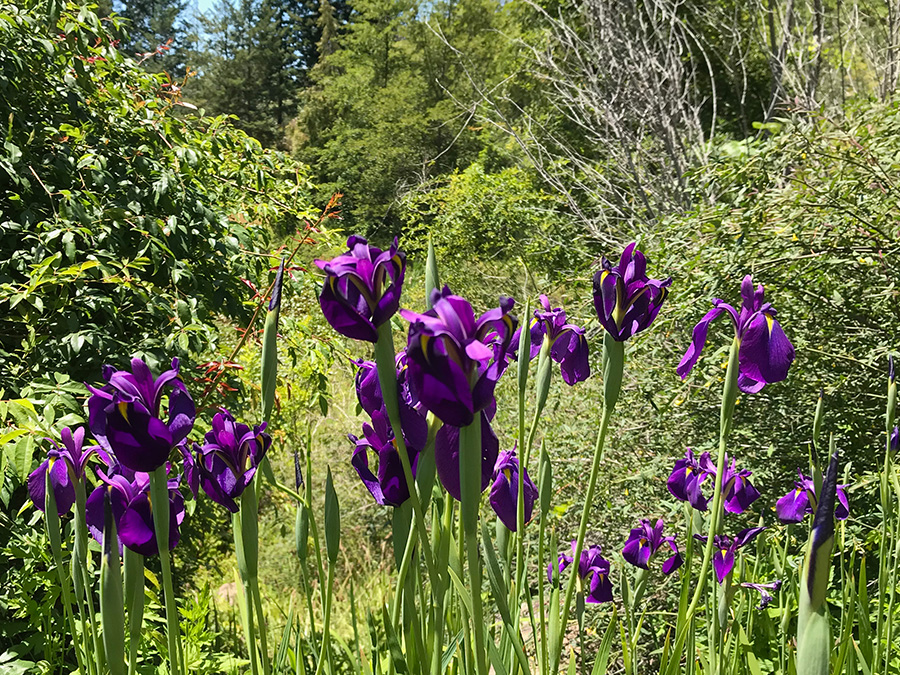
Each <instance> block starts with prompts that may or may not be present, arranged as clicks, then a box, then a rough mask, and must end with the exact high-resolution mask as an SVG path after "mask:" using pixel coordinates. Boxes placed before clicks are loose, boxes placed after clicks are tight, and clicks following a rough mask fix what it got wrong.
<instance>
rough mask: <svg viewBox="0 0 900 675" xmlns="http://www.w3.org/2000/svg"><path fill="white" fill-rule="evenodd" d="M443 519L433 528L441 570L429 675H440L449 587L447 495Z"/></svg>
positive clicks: (450, 517)
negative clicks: (445, 609) (445, 608)
mask: <svg viewBox="0 0 900 675" xmlns="http://www.w3.org/2000/svg"><path fill="white" fill-rule="evenodd" d="M442 516H443V518H442V521H441V524H440V527H439V528H437V527H436V528H434V532H435V535H436V536H439V537H440V538H439V539H438V540H436V545H435V550H436V551H437V554H438V561H439V564H438V569H440V570H441V576H440V584H439V586H438V588H436V589H435V590H434V596H435V598H436V600H437V603H436V604H435V607H434V622H433V625H432V633H433V635H432V640H433V646H432V651H431V675H440V673H441V660H442V659H441V657H442V656H443V647H444V607H445V606H446V601H447V591H448V589H449V585H450V572H449V566H448V565H447V559H448V558H449V555H450V541H451V539H452V536H451V535H452V531H453V497H452V496H450V494H449V493H447V494H445V495H444V510H443V514H442Z"/></svg>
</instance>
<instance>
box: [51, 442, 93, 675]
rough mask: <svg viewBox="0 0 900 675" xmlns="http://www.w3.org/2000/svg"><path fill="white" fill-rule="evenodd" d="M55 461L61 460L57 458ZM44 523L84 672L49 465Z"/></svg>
mask: <svg viewBox="0 0 900 675" xmlns="http://www.w3.org/2000/svg"><path fill="white" fill-rule="evenodd" d="M51 461H54V460H51ZM55 461H60V460H58V459H57V460H55ZM62 461H65V460H62ZM44 524H45V525H46V527H47V539H49V540H50V551H51V552H52V554H53V562H54V563H55V565H56V574H57V577H58V579H59V588H60V591H61V592H62V597H63V611H64V612H65V615H66V621H67V622H68V624H69V630H70V631H71V633H72V642H73V644H74V648H75V659H76V660H77V662H78V672H80V673H83V672H84V665H83V662H82V654H81V651H80V649H79V645H78V633H77V632H76V630H75V615H74V613H73V611H72V589H71V588H70V586H69V579H67V578H66V573H65V567H64V565H63V557H62V532H61V530H60V524H59V514H58V512H57V508H56V495H55V494H54V493H53V486H52V485H51V483H50V467H47V474H46V476H45V478H44ZM63 645H64V646H65V641H63Z"/></svg>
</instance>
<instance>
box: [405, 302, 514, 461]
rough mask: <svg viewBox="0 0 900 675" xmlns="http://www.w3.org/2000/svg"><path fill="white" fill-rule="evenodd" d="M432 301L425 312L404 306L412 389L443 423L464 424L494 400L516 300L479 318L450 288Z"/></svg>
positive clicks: (501, 372) (409, 374)
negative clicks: (418, 311)
mask: <svg viewBox="0 0 900 675" xmlns="http://www.w3.org/2000/svg"><path fill="white" fill-rule="evenodd" d="M431 299H432V309H430V310H428V311H427V312H425V313H424V314H416V313H415V312H411V311H408V310H400V314H401V316H403V318H405V319H406V320H407V321H409V322H410V326H409V339H408V344H407V348H406V354H407V364H408V369H407V377H408V378H409V386H410V390H411V391H412V393H413V394H414V395H415V396H416V397H418V400H419V401H420V402H421V404H422V405H423V406H424V407H425V409H426V410H429V411H431V412H432V413H434V415H435V416H436V417H437V418H438V419H440V420H441V421H443V422H444V424H449V425H453V426H455V427H465V426H468V425H470V424H471V423H472V422H473V421H474V420H475V415H476V413H479V412H481V411H482V410H484V409H485V408H487V407H489V406H490V405H491V404H492V403H493V401H494V387H495V386H496V384H497V381H498V380H499V379H500V376H501V375H502V374H503V371H504V370H505V368H506V358H505V356H506V351H507V349H508V348H509V342H510V338H511V337H512V334H513V332H514V331H515V328H516V319H515V317H513V316H512V315H510V314H509V311H510V310H511V309H512V307H513V304H514V302H513V300H512V299H511V298H505V299H502V300H501V301H500V306H499V307H497V308H496V309H492V310H489V311H487V312H485V313H484V314H482V315H481V316H480V317H478V319H477V320H476V318H475V313H474V311H473V310H472V306H471V305H470V304H469V303H468V302H467V301H466V300H465V299H463V298H461V297H460V296H458V295H453V294H452V293H451V291H450V289H449V288H448V287H446V286H445V287H444V290H443V291H438V290H437V289H435V290H434V291H433V292H432V298H431ZM492 467H493V464H491V467H489V469H490V468H492Z"/></svg>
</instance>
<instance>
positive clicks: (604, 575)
mask: <svg viewBox="0 0 900 675" xmlns="http://www.w3.org/2000/svg"><path fill="white" fill-rule="evenodd" d="M584 600H585V602H588V603H592V604H595V603H601V602H612V600H613V589H612V582H611V581H610V580H609V563H606V568H605V569H598V570H597V571H595V572H594V574H593V576H592V577H591V580H590V584H589V586H588V593H587V594H586V595H585V598H584Z"/></svg>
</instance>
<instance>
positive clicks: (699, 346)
mask: <svg viewBox="0 0 900 675" xmlns="http://www.w3.org/2000/svg"><path fill="white" fill-rule="evenodd" d="M741 296H742V298H743V304H742V305H741V310H740V312H738V311H737V310H736V309H735V308H734V307H732V306H731V305H729V304H728V303H726V302H725V301H723V300H720V299H718V298H714V299H713V308H712V309H711V310H710V311H709V312H707V313H706V315H705V316H704V317H703V318H702V319H700V322H699V323H698V324H697V325H696V326H694V333H693V338H692V340H691V344H690V346H688V348H687V351H685V353H684V356H683V357H682V358H681V363H679V364H678V368H677V372H678V374H679V375H680V376H681V379H684V378H685V377H687V375H688V373H690V372H691V370H692V369H693V368H694V365H695V364H696V363H697V359H699V358H700V354H701V352H702V351H703V347H704V346H705V344H706V335H707V332H708V331H709V324H710V323H712V322H713V321H714V320H715V319H717V318H719V316H721V315H722V313H723V312H727V313H728V316H729V317H730V318H731V321H732V323H733V324H734V331H735V339H736V340H737V341H738V342H739V343H740V348H739V351H738V359H739V361H738V364H739V368H740V370H739V375H738V386H739V387H740V389H741V391H744V392H747V393H751V394H753V393H756V392H758V391H760V390H761V389H762V388H763V387H764V386H766V385H767V384H771V383H773V382H780V381H781V380H783V379H785V378H786V377H787V373H788V368H789V367H790V365H791V363H792V362H793V360H794V346H793V345H792V344H791V342H790V340H788V338H787V336H786V335H785V334H784V331H783V330H782V329H781V325H780V324H779V323H778V321H776V320H775V310H774V309H773V308H772V305H771V303H768V302H765V301H764V291H763V287H762V284H760V285H759V286H757V287H756V290H754V289H753V280H752V278H751V277H750V275H749V274H748V275H747V276H746V277H744V280H743V282H742V283H741Z"/></svg>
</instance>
